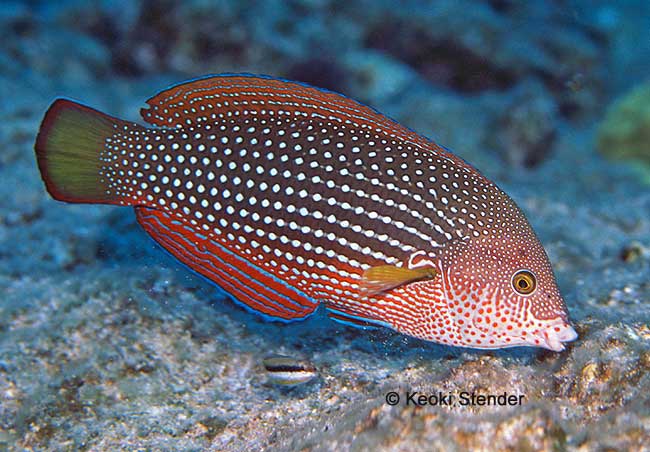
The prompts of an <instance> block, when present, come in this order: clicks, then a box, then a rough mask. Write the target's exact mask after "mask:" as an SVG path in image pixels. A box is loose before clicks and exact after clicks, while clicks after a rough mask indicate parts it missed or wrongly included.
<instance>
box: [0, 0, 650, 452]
mask: <svg viewBox="0 0 650 452" xmlns="http://www.w3.org/2000/svg"><path fill="white" fill-rule="evenodd" d="M1 9H2V11H1V12H0V30H2V36H3V40H2V43H1V44H0V74H1V75H0V77H1V79H0V181H1V183H0V190H1V193H0V449H4V448H7V449H10V450H178V451H194V450H214V451H220V450H234V451H236V450H337V451H338V450H403V451H411V450H467V449H482V450H566V449H568V450H584V451H587V450H625V449H629V450H648V449H650V375H649V374H648V371H649V370H650V282H649V281H650V251H648V249H649V248H650V186H649V185H648V184H647V182H645V183H644V176H643V175H642V172H641V171H640V169H639V167H638V166H637V165H636V164H634V163H630V162H625V161H620V160H617V159H615V158H608V159H606V158H603V157H602V156H601V155H600V154H598V153H597V152H596V150H595V136H596V131H597V129H598V126H599V124H600V122H601V121H602V118H603V117H604V115H605V111H606V108H607V106H608V105H609V104H610V103H611V102H612V101H613V100H614V99H616V97H617V96H619V95H621V94H622V93H625V92H626V91H627V90H628V89H630V88H632V87H633V86H635V85H636V84H638V83H640V82H642V81H643V77H644V76H646V77H647V74H648V73H649V72H648V69H649V67H648V66H649V64H650V63H649V62H650V58H649V57H648V55H649V53H648V49H649V48H650V35H649V34H648V30H650V28H649V27H647V23H648V22H649V21H650V7H648V5H647V2H640V1H639V2H635V1H630V2H600V1H599V2H587V1H571V2H526V3H525V4H524V2H521V4H517V2H510V1H507V0H506V1H490V2H474V1H471V2H469V1H468V2H451V1H450V2H446V1H437V2H415V1H410V2H406V3H405V4H403V6H402V7H400V8H397V7H395V5H394V4H393V3H392V2H363V1H362V2H348V3H345V2H338V1H328V0H311V1H307V0H303V1H295V2H264V4H261V3H256V2H250V1H249V2H228V1H225V0H224V1H220V2H203V1H192V2H185V3H184V4H183V5H182V6H181V5H176V4H174V3H173V2H150V1H143V2H98V3H93V2H76V1H71V2H56V3H55V2H52V3H51V4H50V3H48V2H38V1H34V2H24V3H21V2H3V6H2V8H1ZM224 71H228V72H236V71H247V72H258V73H271V74H276V75H282V76H288V77H292V78H298V79H301V80H305V81H308V82H312V83H315V84H320V85H324V86H327V87H329V88H333V89H337V90H340V91H344V92H346V93H347V94H349V95H350V96H352V97H355V98H358V99H361V100H362V101H364V102H366V103H368V104H370V105H373V106H374V107H377V108H379V109H380V110H382V111H383V112H385V113H387V114H389V115H391V116H392V117H394V118H396V119H398V120H400V121H401V122H403V123H404V124H405V125H408V126H410V127H412V128H414V129H417V130H419V131H421V132H423V133H425V134H427V135H429V136H431V137H433V138H435V139H437V140H438V141H439V142H441V143H442V144H444V145H446V146H448V147H450V148H452V149H454V150H455V151H456V153H457V154H458V155H460V156H462V157H464V158H466V159H467V160H468V161H469V162H471V163H473V164H474V165H475V166H477V167H478V168H480V169H481V170H482V172H484V174H486V175H487V176H488V177H489V178H491V179H493V180H495V181H496V182H497V183H498V184H499V185H500V186H501V187H502V188H503V189H504V190H505V191H506V192H507V193H509V194H510V195H511V196H512V197H513V198H514V199H515V200H516V201H517V202H518V203H519V205H520V206H521V207H522V208H523V210H524V211H525V212H526V214H527V216H528V218H529V220H530V222H531V223H532V224H533V226H534V228H535V230H536V232H537V233H538V235H539V237H540V239H541V241H542V242H543V244H544V246H545V248H546V250H547V252H548V254H549V256H550V259H551V261H552V263H553V266H554V268H555V271H556V274H557V277H558V282H559V285H560V288H561V290H562V293H563V294H564V296H565V298H566V302H567V305H568V308H569V312H570V316H571V319H572V321H573V322H574V325H575V327H576V330H577V331H578V333H579V335H580V337H579V339H578V340H577V341H576V342H574V343H571V344H570V345H569V346H568V348H567V350H566V351H564V352H562V353H554V352H549V351H545V350H541V349H532V348H518V349H511V350H500V351H472V350H465V349H460V348H452V347H446V346H440V345H436V344H433V343H427V342H423V341H419V340H415V339H411V338H408V337H405V336H401V335H398V334H395V333H392V332H389V331H377V332H364V331H359V330H355V329H351V328H347V327H344V326H341V325H338V324H335V323H333V322H331V321H329V320H328V319H326V317H325V315H324V314H323V313H318V314H317V315H316V316H314V317H313V318H311V319H310V320H309V321H307V322H304V323H296V324H290V325H282V324H274V323H265V322H263V321H262V320H260V319H259V318H258V317H256V316H254V315H251V314H249V313H247V312H245V311H243V310H242V309H240V308H238V307H236V306H234V305H233V304H232V303H231V302H229V301H227V300H225V299H224V297H223V295H220V293H219V292H218V291H217V290H216V289H215V288H214V287H213V286H211V285H210V284H208V283H206V282H205V281H204V280H202V279H200V278H198V277H196V276H194V275H192V274H191V273H190V272H189V271H188V270H186V269H185V268H184V267H182V266H181V265H179V264H177V263H176V262H175V261H174V260H173V259H171V258H169V257H167V255H166V254H165V253H163V252H162V251H161V250H160V249H158V248H157V247H156V246H155V245H154V243H153V241H152V240H150V239H149V238H148V237H147V236H146V235H145V234H144V233H143V232H142V231H141V230H140V229H139V227H138V226H137V225H136V223H135V218H134V214H133V212H132V210H131V209H129V208H117V207H110V206H89V205H65V204H61V203H57V202H55V201H53V200H52V199H50V197H49V196H48V195H47V193H46V192H45V190H44V187H43V184H42V183H41V180H40V177H39V174H38V170H37V167H36V164H35V160H34V156H33V150H32V146H33V141H34V137H35V134H36V132H37V129H38V124H39V121H40V119H41V117H42V114H43V112H44V111H45V109H46V108H47V106H48V104H49V103H50V102H51V100H52V99H53V98H54V97H55V96H58V95H66V96H70V97H72V98H76V99H80V100H83V101H85V102H86V103H88V104H90V105H93V106H96V107H98V108H100V109H103V110H105V111H107V112H109V113H111V114H113V115H116V116H122V117H125V118H128V119H133V120H137V119H138V118H137V112H138V109H139V107H140V106H142V105H143V102H144V100H145V99H146V98H147V97H149V96H151V95H153V94H154V93H155V92H156V91H157V90H159V89H161V88H163V87H165V86H166V85H168V84H169V83H172V82H176V81H180V80H183V79H186V78H189V77H191V76H194V75H201V74H203V73H210V72H212V73H216V72H224ZM476 74H478V75H476ZM504 118H505V119H504ZM614 154H615V153H614ZM522 162H523V163H522ZM646 180H647V179H646ZM271 353H282V354H286V355H291V356H298V357H302V358H306V359H309V360H311V361H312V362H313V363H314V364H315V365H316V366H317V367H318V368H319V369H320V377H319V378H318V379H317V380H315V381H313V382H311V383H309V384H306V385H303V386H301V387H297V388H294V389H287V388H283V387H276V386H273V385H270V384H269V383H267V382H266V377H265V375H264V373H263V371H262V365H261V362H262V359H263V358H264V357H265V356H266V355H268V354H271ZM388 391H398V392H399V393H401V394H404V392H405V391H422V392H426V393H437V392H438V391H442V392H445V393H447V392H452V393H455V394H457V393H458V392H460V391H470V392H471V391H478V392H480V393H483V394H500V393H502V392H504V391H505V392H508V393H510V394H523V395H524V396H525V399H524V403H523V404H522V405H521V406H514V407H454V408H449V407H440V406H426V407H413V406H405V404H404V403H401V404H399V405H397V406H388V405H387V404H386V403H385V402H384V397H385V394H386V393H387V392H388Z"/></svg>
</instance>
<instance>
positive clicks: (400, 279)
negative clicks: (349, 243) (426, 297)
mask: <svg viewBox="0 0 650 452" xmlns="http://www.w3.org/2000/svg"><path fill="white" fill-rule="evenodd" d="M436 274H437V272H436V269H435V268H431V267H426V268H425V267H423V268H414V269H409V268H403V267H396V266H394V265H380V266H377V267H371V268H369V269H368V270H366V271H365V272H364V273H363V277H362V279H361V284H360V287H361V290H362V291H363V292H365V293H366V294H369V295H374V294H377V293H380V292H385V291H387V290H390V289H394V288H395V287H398V286H402V285H404V284H408V283H411V282H414V281H420V280H423V279H432V278H434V277H435V276H436Z"/></svg>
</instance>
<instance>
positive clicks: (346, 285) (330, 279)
mask: <svg viewBox="0 0 650 452" xmlns="http://www.w3.org/2000/svg"><path fill="white" fill-rule="evenodd" d="M147 104H148V107H147V108H144V109H142V111H141V113H142V116H143V118H144V120H145V121H147V122H148V123H149V124H151V125H152V126H151V127H145V126H142V125H140V124H136V123H132V122H128V121H123V120H120V119H117V118H114V117H111V116H108V115H106V114H103V113H101V112H99V111H96V110H93V109H91V108H89V107H86V106H83V105H80V104H78V103H76V102H73V101H70V100H65V99H58V100H56V101H55V102H54V103H53V104H52V106H51V107H50V109H49V110H48V112H47V113H46V115H45V118H44V119H43V123H42V125H41V128H40V131H39V134H38V137H37V140H36V145H35V149H36V156H37V159H38V165H39V168H40V171H41V175H42V177H43V180H44V181H45V185H46V187H47V190H48V191H49V193H50V194H51V195H52V196H53V197H54V198H55V199H58V200H61V201H66V202H72V203H104V204H117V205H123V206H133V207H134V208H135V211H136V217H137V220H138V222H139V223H140V224H141V225H142V227H143V228H144V229H145V231H147V233H149V234H150V235H151V236H152V237H153V238H154V239H155V240H156V241H157V242H158V243H159V244H160V245H161V246H162V247H163V248H165V249H166V250H167V251H169V252H170V253H172V254H173V255H174V256H175V257H177V258H178V259H179V260H180V261H181V262H183V263H184V264H186V265H188V266H189V267H190V268H191V269H193V270H195V271H196V272H198V273H200V274H201V275H203V276H205V277H207V278H208V279H209V280H211V281H213V282H214V283H216V284H217V285H219V286H220V287H222V288H223V289H225V290H226V291H227V292H228V293H229V294H231V295H232V297H233V299H235V300H236V301H238V302H239V303H241V304H243V305H244V306H246V307H247V308H249V309H250V310H252V311H255V312H257V313H259V314H261V315H263V316H264V317H266V318H267V319H271V320H280V321H294V320H299V319H303V318H305V317H307V316H309V315H310V314H312V313H313V312H314V311H315V310H316V308H317V307H318V306H319V305H320V304H321V303H324V304H325V307H326V309H327V312H328V314H329V316H330V317H331V318H332V319H334V320H337V321H340V322H343V323H346V324H349V325H353V326H357V327H362V328H368V327H377V326H382V327H388V328H392V329H394V330H396V331H399V332H401V333H404V334H408V335H411V336H415V337H418V338H422V339H426V340H430V341H435V342H439V343H443V344H449V345H455V346H464V347H473V348H484V349H491V348H502V347H511V346H517V345H529V346H537V347H545V348H548V349H551V350H555V351H560V350H563V349H564V345H563V342H567V341H571V340H573V339H575V338H576V336H577V335H576V333H575V331H574V330H573V328H572V327H571V325H570V324H569V320H568V315H567V310H566V306H565V304H564V301H563V299H562V296H561V295H560V293H559V291H558V288H557V285H556V282H555V277H554V275H553V271H552V269H551V266H550V264H549V261H548V258H547V256H546V253H545V251H544V249H543V248H542V246H541V244H540V243H539V241H538V239H537V238H536V236H535V234H534V232H533V230H532V229H531V227H530V225H529V224H528V222H527V221H526V219H525V217H524V215H523V214H522V212H521V211H520V210H519V208H518V207H517V206H516V205H515V204H514V202H513V201H512V200H511V199H510V198H509V197H508V196H507V195H506V194H505V193H503V192H502V191H501V190H500V189H499V188H498V187H496V186H495V185H494V184H493V183H492V182H490V181H489V180H487V179H486V178H485V177H483V176H482V175H481V174H479V173H478V172H477V171H476V170H475V169H474V168H472V167H471V166H469V165H468V164H467V163H465V162H464V161H463V160H461V159H460V158H458V157H456V156H454V155H453V154H451V153H450V152H448V151H446V150H445V149H444V148H442V147H440V146H438V145H437V144H435V143H433V142H432V141H430V140H428V139H426V138H424V137H422V136H420V135H417V134H416V133H414V132H412V131H411V130H409V129H407V128H405V127H403V126H401V125H399V124H397V123H396V122H394V121H392V120H391V119H389V118H387V117H386V116H383V115H381V114H380V113H378V112H376V111H375V110H373V109H371V108H368V107H366V106H364V105H361V104H359V103H357V102H355V101H353V100H350V99H348V98H346V97H344V96H342V95H339V94H336V93H332V92H329V91H325V90H320V89H317V88H313V87H310V86H306V85H304V84H300V83H296V82H290V81H286V80H280V79H274V78H270V77H261V76H252V75H232V74H230V75H217V76H210V77H207V78H203V79H199V80H194V81H190V82H187V83H183V84H180V85H177V86H173V87H171V88H169V89H167V90H165V91H163V92H161V93H160V94H158V95H156V96H154V97H152V98H151V99H149V100H148V101H147Z"/></svg>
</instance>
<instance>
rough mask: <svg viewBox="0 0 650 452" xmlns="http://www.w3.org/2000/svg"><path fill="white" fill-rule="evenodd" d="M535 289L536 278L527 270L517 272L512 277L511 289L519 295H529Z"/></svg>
mask: <svg viewBox="0 0 650 452" xmlns="http://www.w3.org/2000/svg"><path fill="white" fill-rule="evenodd" d="M536 287H537V278H535V275H534V274H533V272H531V271H529V270H519V271H518V272H517V273H515V274H514V275H513V276H512V288H513V289H515V292H517V293H518V294H520V295H530V294H531V293H533V292H534V291H535V288H536Z"/></svg>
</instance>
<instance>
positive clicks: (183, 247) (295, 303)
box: [135, 207, 318, 322]
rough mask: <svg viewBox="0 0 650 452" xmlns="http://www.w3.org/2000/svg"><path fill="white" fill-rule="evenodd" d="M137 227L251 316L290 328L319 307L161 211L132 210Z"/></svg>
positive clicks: (223, 246)
mask: <svg viewBox="0 0 650 452" xmlns="http://www.w3.org/2000/svg"><path fill="white" fill-rule="evenodd" d="M135 211H136V217H137V220H138V223H140V225H141V226H142V227H143V228H144V230H145V231H146V232H147V233H148V234H149V235H151V237H153V239H154V240H155V241H156V242H157V243H158V244H159V245H160V246H162V247H163V248H164V249H165V250H166V251H168V252H169V253H171V254H172V255H173V256H174V257H175V258H176V259H178V260H179V261H181V262H182V263H183V264H185V265H187V266H188V267H189V268H190V269H191V270H193V271H195V272H196V273H198V274H200V275H201V276H203V277H205V278H207V279H208V280H209V281H210V282H212V283H214V284H216V285H218V286H219V287H221V288H222V289H223V290H225V291H226V292H228V294H230V295H231V297H232V298H233V299H234V300H235V301H236V302H238V303H239V304H240V305H243V306H244V307H246V308H247V309H249V310H250V311H253V312H255V313H257V314H259V315H261V316H263V317H264V318H266V319H268V320H280V321H284V322H291V321H294V320H302V319H304V318H305V317H307V316H309V315H310V314H312V313H313V312H314V311H315V310H316V308H317V307H318V302H317V301H316V300H314V299H312V298H310V297H308V296H307V295H306V294H303V293H301V292H299V291H297V290H296V289H294V288H292V287H290V286H289V285H288V284H286V283H285V282H283V281H282V280H280V279H279V278H277V277H276V276H274V275H272V274H270V273H269V272H267V271H265V270H264V269H262V268H260V267H259V266H257V265H255V264H253V263H252V262H250V261H248V260H247V259H245V258H244V257H242V256H239V255H238V254H237V253H236V252H235V251H233V250H230V249H228V248H227V246H226V245H224V244H223V243H222V242H221V241H219V240H216V239H211V238H209V237H207V236H206V235H204V233H205V232H206V231H200V230H197V229H195V228H193V227H192V226H191V225H190V224H189V223H186V222H184V221H182V219H180V218H176V217H172V215H171V214H170V213H167V212H165V211H161V210H156V209H150V208H146V207H137V208H136V209H135Z"/></svg>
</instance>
